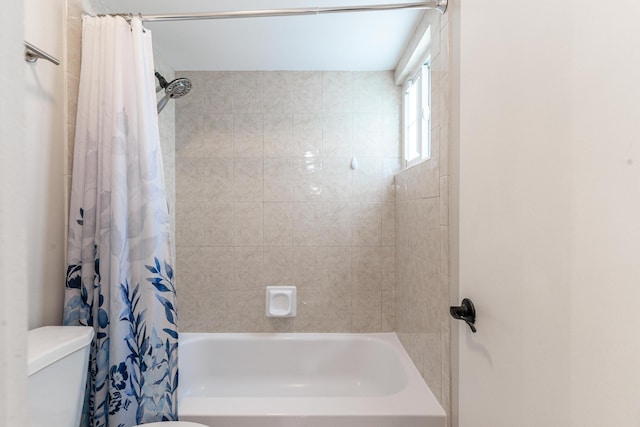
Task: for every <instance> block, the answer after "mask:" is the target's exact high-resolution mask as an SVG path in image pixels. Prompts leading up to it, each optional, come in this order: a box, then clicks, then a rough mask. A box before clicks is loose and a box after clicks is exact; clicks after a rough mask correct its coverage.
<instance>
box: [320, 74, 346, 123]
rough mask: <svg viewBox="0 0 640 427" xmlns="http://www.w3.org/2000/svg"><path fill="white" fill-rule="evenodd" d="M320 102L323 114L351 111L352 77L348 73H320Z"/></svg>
mask: <svg viewBox="0 0 640 427" xmlns="http://www.w3.org/2000/svg"><path fill="white" fill-rule="evenodd" d="M322 96H323V98H322V101H323V111H325V112H334V113H335V112H349V111H353V77H352V73H351V72H349V71H325V72H323V73H322Z"/></svg>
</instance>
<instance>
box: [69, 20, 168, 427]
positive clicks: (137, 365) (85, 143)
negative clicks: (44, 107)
mask: <svg viewBox="0 0 640 427" xmlns="http://www.w3.org/2000/svg"><path fill="white" fill-rule="evenodd" d="M154 83H155V81H154V70H153V54H152V49H151V33H150V32H149V31H148V30H145V29H144V28H143V27H142V23H141V21H140V20H139V19H136V18H134V19H132V20H131V22H130V23H128V22H127V21H125V20H124V19H123V18H121V17H95V18H89V17H88V18H84V22H83V30H82V69H81V75H80V93H79V99H78V114H77V125H76V139H75V148H74V165H73V180H72V185H71V202H70V211H69V237H68V249H67V263H68V265H67V278H66V291H65V308H64V323H65V324H66V325H88V326H93V328H94V330H95V339H94V341H93V343H92V348H91V356H90V362H89V367H88V369H89V374H88V376H89V379H88V381H87V390H86V394H85V408H84V414H83V417H82V425H83V426H110V427H130V426H133V425H136V424H141V423H146V422H152V421H164V420H176V419H177V403H178V402H177V386H178V331H177V324H176V323H177V313H176V300H175V287H174V284H173V268H172V260H171V249H170V234H169V231H170V230H169V216H168V207H167V198H166V192H165V187H164V176H163V170H162V160H161V153H160V143H159V133H158V117H157V113H156V98H155V88H154Z"/></svg>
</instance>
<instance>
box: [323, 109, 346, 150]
mask: <svg viewBox="0 0 640 427" xmlns="http://www.w3.org/2000/svg"><path fill="white" fill-rule="evenodd" d="M352 144H353V114H352V113H325V114H324V115H323V120H322V154H323V155H324V156H327V157H351V146H352Z"/></svg>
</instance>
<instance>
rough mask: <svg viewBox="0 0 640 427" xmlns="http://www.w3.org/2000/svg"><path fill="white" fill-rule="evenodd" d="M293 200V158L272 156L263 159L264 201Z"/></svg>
mask: <svg viewBox="0 0 640 427" xmlns="http://www.w3.org/2000/svg"><path fill="white" fill-rule="evenodd" d="M291 200H293V159H292V158H291V157H273V158H267V157H265V159H264V201H265V202H286V201H291Z"/></svg>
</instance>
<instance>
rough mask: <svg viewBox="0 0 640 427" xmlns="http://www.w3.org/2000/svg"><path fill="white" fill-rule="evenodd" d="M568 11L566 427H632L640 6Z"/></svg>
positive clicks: (639, 246)
mask: <svg viewBox="0 0 640 427" xmlns="http://www.w3.org/2000/svg"><path fill="white" fill-rule="evenodd" d="M571 8H572V9H571V11H572V18H573V19H572V27H573V30H572V33H571V36H572V37H571V43H572V47H573V48H572V56H571V59H572V79H571V81H572V85H571V89H572V112H573V114H572V116H573V117H572V129H571V130H572V145H571V153H572V157H573V176H572V179H573V183H572V188H573V191H572V205H573V211H574V215H573V228H572V233H573V236H574V239H573V242H572V247H573V257H572V264H571V267H572V273H573V278H572V279H573V280H572V286H571V296H572V301H571V302H572V304H571V306H572V316H571V320H572V345H571V361H572V364H571V368H572V369H571V374H572V375H571V376H572V399H571V403H572V409H573V410H572V416H573V419H572V421H573V422H572V425H574V426H580V427H582V426H584V427H590V426H593V427H596V426H605V425H607V426H640V398H639V396H640V386H639V384H640V339H639V338H638V337H640V316H638V313H637V310H636V309H635V308H634V305H635V302H636V301H639V300H640V80H639V76H640V49H639V48H638V46H640V31H638V21H639V20H640V3H639V2H638V1H636V0H621V1H619V2H616V4H615V5H614V7H613V8H612V9H611V10H609V8H606V7H604V8H603V7H602V5H597V4H595V3H593V2H584V1H577V0H574V1H573V2H572V3H571Z"/></svg>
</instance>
